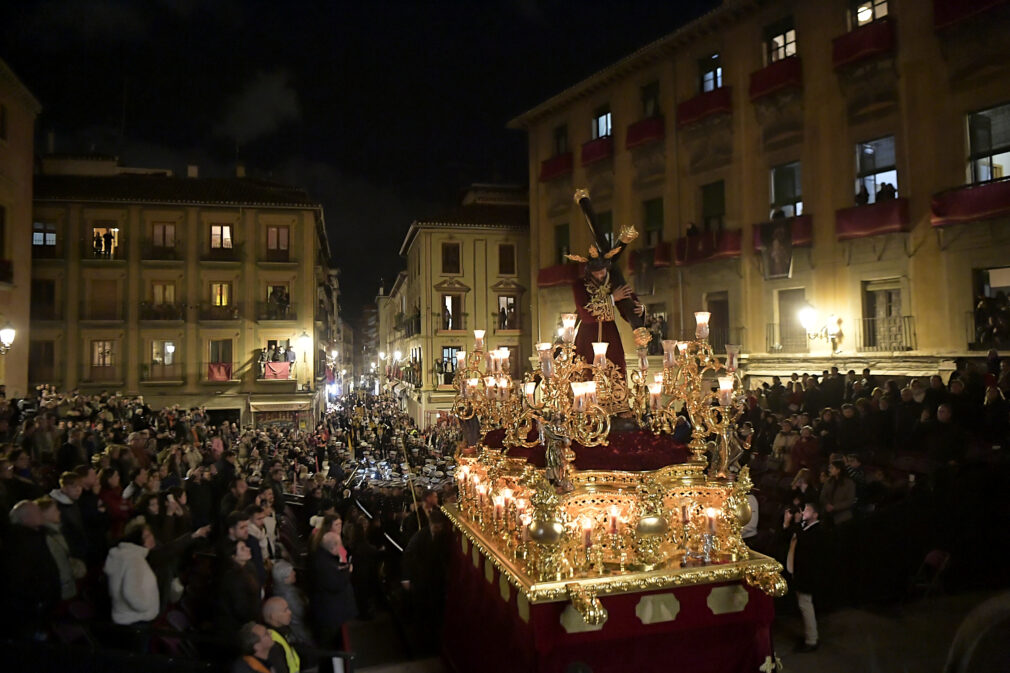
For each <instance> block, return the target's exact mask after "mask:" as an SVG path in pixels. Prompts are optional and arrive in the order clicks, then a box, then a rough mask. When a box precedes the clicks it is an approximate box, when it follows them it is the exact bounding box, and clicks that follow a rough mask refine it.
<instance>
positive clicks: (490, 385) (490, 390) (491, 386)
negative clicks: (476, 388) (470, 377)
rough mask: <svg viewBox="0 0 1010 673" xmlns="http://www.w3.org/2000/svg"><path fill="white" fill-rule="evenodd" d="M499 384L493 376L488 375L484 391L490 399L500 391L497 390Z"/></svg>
mask: <svg viewBox="0 0 1010 673" xmlns="http://www.w3.org/2000/svg"><path fill="white" fill-rule="evenodd" d="M497 387H498V386H497V385H496V384H495V380H494V377H493V376H488V377H487V378H485V379H484V392H485V394H486V395H487V398H488V399H489V400H493V399H494V398H495V395H497V393H498V391H497V390H496V388H497Z"/></svg>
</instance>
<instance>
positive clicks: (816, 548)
mask: <svg viewBox="0 0 1010 673" xmlns="http://www.w3.org/2000/svg"><path fill="white" fill-rule="evenodd" d="M797 514H798V519H797ZM782 529H783V531H784V533H785V536H786V537H787V538H788V540H789V547H788V549H789V551H788V552H787V554H786V563H785V566H786V573H787V574H788V581H789V586H790V587H791V588H792V590H793V591H794V592H795V593H796V603H797V604H798V605H799V608H800V614H801V615H802V617H803V634H804V637H803V643H802V644H801V645H800V646H799V647H798V648H797V650H796V651H797V652H813V651H814V650H816V649H817V614H816V613H815V612H814V596H815V595H816V594H819V593H820V591H821V578H822V577H823V576H824V575H825V569H824V563H825V561H826V549H825V547H826V539H825V537H824V535H825V532H824V526H823V525H822V524H821V522H820V512H819V510H818V508H817V505H816V504H815V503H812V502H808V503H806V504H805V505H804V506H803V509H802V510H801V511H800V512H799V513H795V512H793V511H792V510H789V509H787V510H786V513H785V518H784V520H783V522H782Z"/></svg>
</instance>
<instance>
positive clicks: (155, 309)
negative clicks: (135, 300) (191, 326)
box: [140, 302, 186, 320]
mask: <svg viewBox="0 0 1010 673" xmlns="http://www.w3.org/2000/svg"><path fill="white" fill-rule="evenodd" d="M140 319H141V320H185V319H186V305H185V304H152V303H150V302H141V304H140Z"/></svg>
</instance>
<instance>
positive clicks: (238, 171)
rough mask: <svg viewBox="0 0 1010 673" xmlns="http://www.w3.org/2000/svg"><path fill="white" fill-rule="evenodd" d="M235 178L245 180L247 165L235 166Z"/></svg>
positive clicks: (239, 164)
mask: <svg viewBox="0 0 1010 673" xmlns="http://www.w3.org/2000/svg"><path fill="white" fill-rule="evenodd" d="M235 177H236V178H244V177H245V164H243V163H237V164H235Z"/></svg>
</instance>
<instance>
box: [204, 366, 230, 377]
mask: <svg viewBox="0 0 1010 673" xmlns="http://www.w3.org/2000/svg"><path fill="white" fill-rule="evenodd" d="M207 380H208V381H230V380H231V363H230V362H209V363H207Z"/></svg>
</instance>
